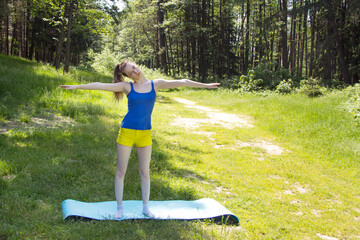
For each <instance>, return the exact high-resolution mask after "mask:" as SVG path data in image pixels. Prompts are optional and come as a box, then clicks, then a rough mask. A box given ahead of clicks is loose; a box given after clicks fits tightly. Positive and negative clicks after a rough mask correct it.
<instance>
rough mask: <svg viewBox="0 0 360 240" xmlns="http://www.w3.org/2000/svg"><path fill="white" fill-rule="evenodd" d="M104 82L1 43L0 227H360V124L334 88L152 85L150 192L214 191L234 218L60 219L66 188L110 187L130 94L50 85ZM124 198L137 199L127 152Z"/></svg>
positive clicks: (180, 195) (133, 164)
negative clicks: (312, 94)
mask: <svg viewBox="0 0 360 240" xmlns="http://www.w3.org/2000/svg"><path fill="white" fill-rule="evenodd" d="M145 72H146V75H147V76H148V77H149V78H157V77H161V76H160V75H159V74H158V73H156V72H154V71H150V70H145ZM111 80H112V79H111V77H109V76H103V75H99V74H96V73H89V72H83V71H80V70H76V69H72V70H71V73H70V74H67V75H62V74H61V73H58V72H56V71H55V70H54V69H53V68H52V67H50V66H47V65H42V64H39V63H35V62H31V61H27V60H23V59H18V58H13V57H8V56H3V55H0V99H1V101H0V149H1V151H0V189H1V190H0V239H124V238H127V239H326V237H333V238H338V239H359V238H360V181H359V180H360V161H359V159H360V136H359V132H360V131H359V130H360V129H359V127H357V126H356V125H355V124H354V122H353V119H352V116H351V115H350V114H349V113H347V112H346V110H344V106H343V105H344V103H345V102H346V101H347V98H346V96H345V94H343V93H342V92H339V91H336V92H332V93H329V94H327V95H325V96H322V97H319V98H308V97H305V96H302V95H299V94H291V95H275V94H270V95H258V94H245V95H239V94H237V93H236V92H232V91H229V90H223V89H218V90H196V89H180V90H174V91H162V92H159V93H158V99H157V103H156V105H155V108H154V113H153V140H154V146H153V156H152V162H151V179H152V182H151V184H152V191H151V197H150V198H151V200H172V199H174V200H175V199H182V200H195V199H199V198H213V199H215V200H217V201H219V202H220V203H221V204H223V205H224V206H225V207H226V208H228V209H229V210H230V211H232V212H233V213H234V214H235V215H237V216H238V217H239V219H240V224H239V225H238V226H232V225H217V224H214V223H212V222H210V221H190V222H183V221H156V220H145V221H122V222H116V221H104V222H100V221H74V220H70V221H63V220H62V212H61V202H62V201H63V200H65V199H68V198H71V199H76V200H80V201H89V202H96V201H111V200H114V199H115V196H114V189H113V188H114V187H113V184H114V183H113V180H114V176H115V168H116V149H115V139H116V136H117V133H118V130H119V125H120V122H121V120H122V118H123V116H124V114H125V113H126V101H123V102H121V103H120V104H115V103H114V101H113V97H112V94H111V93H109V92H100V91H80V90H77V91H65V90H63V89H61V88H59V87H58V86H59V85H61V84H65V83H66V84H75V83H86V82H93V81H102V82H111ZM177 98H182V99H186V100H190V101H193V102H194V104H193V105H190V106H189V105H186V104H184V103H181V102H179V101H177V100H176V99H177ZM204 107H207V108H204ZM208 108H211V109H208ZM214 109H217V111H215V110H214ZM211 110H213V111H211ZM211 114H213V115H211ZM214 114H217V115H216V116H222V117H224V116H225V119H226V120H228V122H226V121H216V117H214V116H215V115H214ZM225 114H236V117H239V118H240V119H245V120H246V121H248V123H249V124H251V125H252V127H251V126H243V125H241V124H240V125H238V124H237V123H238V122H236V118H234V119H235V121H233V122H232V123H229V122H230V120H231V117H233V115H225ZM188 123H193V124H192V125H191V124H188ZM275 150H277V151H275ZM124 199H129V200H130V199H131V200H140V199H141V191H140V176H139V173H138V163H137V160H136V154H135V151H133V153H132V155H131V160H130V163H129V169H128V171H127V175H126V178H125V192H124Z"/></svg>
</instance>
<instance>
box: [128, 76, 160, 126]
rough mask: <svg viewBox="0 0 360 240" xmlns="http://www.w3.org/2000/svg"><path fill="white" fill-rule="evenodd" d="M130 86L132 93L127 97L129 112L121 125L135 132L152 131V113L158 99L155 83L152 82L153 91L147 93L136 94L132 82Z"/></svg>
mask: <svg viewBox="0 0 360 240" xmlns="http://www.w3.org/2000/svg"><path fill="white" fill-rule="evenodd" d="M130 85H131V91H130V93H129V94H128V95H127V98H128V112H127V113H126V115H125V117H124V119H123V121H122V123H121V127H122V128H129V129H135V130H150V129H151V113H152V111H153V108H154V104H155V99H156V92H155V87H154V82H153V81H151V91H150V92H147V93H139V92H136V91H135V90H134V85H133V83H132V82H130Z"/></svg>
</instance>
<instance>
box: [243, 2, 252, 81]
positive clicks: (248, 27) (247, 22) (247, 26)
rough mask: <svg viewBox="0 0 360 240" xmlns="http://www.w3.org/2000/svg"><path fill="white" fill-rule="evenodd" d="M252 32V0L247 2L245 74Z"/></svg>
mask: <svg viewBox="0 0 360 240" xmlns="http://www.w3.org/2000/svg"><path fill="white" fill-rule="evenodd" d="M249 32H250V0H247V2H246V34H245V56H244V70H243V74H247V72H248V69H249V49H250V41H249V34H250V33H249Z"/></svg>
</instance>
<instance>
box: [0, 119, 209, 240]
mask: <svg viewBox="0 0 360 240" xmlns="http://www.w3.org/2000/svg"><path fill="white" fill-rule="evenodd" d="M117 132H118V124H108V123H105V122H103V121H101V120H99V119H93V121H92V122H91V123H87V124H79V123H78V124H75V125H74V126H68V127H63V128H61V129H60V128H58V129H47V128H37V129H33V130H31V131H24V130H21V129H18V130H16V131H12V132H9V133H7V134H1V135H0V146H1V150H2V151H1V153H0V159H1V160H2V161H4V162H6V164H7V165H8V166H9V167H10V169H11V170H10V172H8V173H7V174H6V175H4V176H0V177H2V181H3V182H5V184H2V185H4V186H6V189H2V190H1V191H2V194H1V200H0V203H1V205H2V206H3V207H2V208H1V209H0V215H1V217H0V219H1V222H3V223H6V224H5V225H6V226H8V227H7V230H5V229H0V233H1V232H3V231H5V233H4V234H8V235H9V236H18V235H14V234H15V232H23V234H25V235H24V236H32V237H33V236H34V234H35V235H36V226H38V225H44V226H46V225H48V224H50V223H53V222H55V223H56V224H57V227H55V228H48V229H43V230H42V231H44V232H43V234H45V236H46V235H49V236H50V235H53V234H54V232H53V231H56V229H57V228H62V226H63V225H62V224H63V222H62V218H61V217H62V215H61V202H62V201H63V200H65V199H68V198H71V199H76V200H80V201H88V202H98V201H111V200H115V196H114V187H113V186H114V185H113V184H114V183H113V179H114V175H115V169H116V143H115V139H116V136H117ZM155 144H156V140H155ZM153 155H154V156H155V158H156V160H153V161H152V165H151V168H152V169H151V171H155V170H156V169H164V170H169V172H170V175H171V176H170V177H172V178H178V177H179V172H178V171H175V170H176V169H175V167H174V166H172V164H171V163H170V162H169V156H168V155H167V154H166V153H165V152H164V151H161V150H160V149H159V148H157V147H154V150H153ZM181 172H182V174H185V175H186V174H193V173H188V172H186V173H185V172H184V171H183V170H181ZM151 196H152V197H151V200H165V199H166V200H171V199H182V200H193V199H196V194H195V189H188V188H185V187H184V188H181V189H173V188H171V187H170V186H169V185H168V184H167V183H166V182H163V181H159V180H155V181H152V193H151ZM124 199H126V200H139V199H141V188H140V176H139V171H138V161H137V157H136V151H135V148H134V149H133V151H132V154H131V158H130V162H129V166H128V170H127V173H126V177H125V191H124ZM24 215H25V216H29V217H28V218H24ZM30 216H31V217H30ZM10 219H11V221H10ZM24 222H26V224H24ZM97 224H100V225H101V224H102V223H94V225H95V226H96V225H97ZM109 224H110V225H109V226H108V228H109V231H110V232H111V233H109V232H106V231H105V232H104V231H102V232H103V233H104V234H110V235H111V234H113V233H114V231H115V230H116V229H117V228H121V229H122V230H124V228H128V229H132V230H133V231H134V233H132V234H130V236H132V238H133V239H136V238H139V236H142V235H143V236H153V237H161V238H162V237H166V238H167V239H179V238H181V236H182V235H183V234H184V232H188V231H191V232H193V234H194V235H201V234H203V232H202V231H200V230H198V229H196V227H194V226H192V225H191V224H190V223H184V222H171V223H168V222H163V221H160V222H153V221H143V222H141V221H140V222H136V224H135V225H134V222H130V223H122V225H119V223H117V222H114V223H109ZM9 226H11V227H10V228H9ZM24 226H25V227H24ZM67 227H68V228H70V230H69V231H75V229H78V230H77V233H76V234H75V236H76V235H78V236H79V237H80V236H82V235H87V234H88V231H90V230H89V229H87V227H82V224H80V223H79V224H75V225H74V226H69V225H68V224H67ZM163 227H167V228H171V230H169V229H168V230H166V231H164V232H159V233H157V232H156V230H155V231H154V229H159V231H161V230H160V229H161V228H163ZM79 228H80V229H79ZM71 229H72V230H71ZM125 232H128V231H125ZM90 235H91V234H90ZM120 236H121V235H120ZM126 236H127V234H124V235H122V237H126ZM99 237H100V236H99ZM50 238H51V237H50Z"/></svg>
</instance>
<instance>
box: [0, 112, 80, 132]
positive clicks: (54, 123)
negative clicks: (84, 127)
mask: <svg viewBox="0 0 360 240" xmlns="http://www.w3.org/2000/svg"><path fill="white" fill-rule="evenodd" d="M68 125H71V126H73V125H74V121H73V120H72V119H70V118H67V117H63V116H57V115H53V114H51V115H47V116H46V117H31V118H30V119H29V121H28V122H22V121H20V120H11V121H6V122H5V123H2V124H1V125H0V134H1V133H4V134H6V133H9V131H10V130H12V129H14V130H17V129H33V128H39V127H42V128H58V127H64V126H68Z"/></svg>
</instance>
